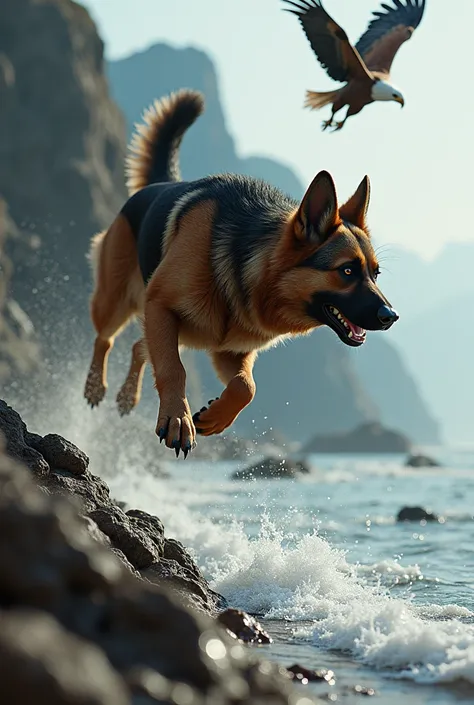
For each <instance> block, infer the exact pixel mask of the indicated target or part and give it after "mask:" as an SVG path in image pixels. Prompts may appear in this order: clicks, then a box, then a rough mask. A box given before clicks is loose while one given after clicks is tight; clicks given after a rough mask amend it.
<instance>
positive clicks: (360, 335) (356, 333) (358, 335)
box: [347, 320, 365, 340]
mask: <svg viewBox="0 0 474 705" xmlns="http://www.w3.org/2000/svg"><path fill="white" fill-rule="evenodd" d="M347 322H348V324H349V328H350V329H351V333H352V338H353V339H355V340H363V339H364V338H365V328H361V327H360V326H356V325H355V324H354V323H351V322H350V321H349V320H348V321H347Z"/></svg>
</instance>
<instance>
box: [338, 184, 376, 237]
mask: <svg viewBox="0 0 474 705" xmlns="http://www.w3.org/2000/svg"><path fill="white" fill-rule="evenodd" d="M369 203H370V179H369V177H368V176H364V178H363V179H362V181H361V182H360V184H359V186H358V187H357V191H356V192H355V193H354V195H353V196H351V197H350V198H349V200H348V201H347V203H344V205H343V206H341V208H340V210H339V213H340V215H341V218H342V219H343V220H347V221H349V223H352V224H353V225H356V226H357V227H358V228H365V227H366V223H367V221H366V218H367V211H368V209H369Z"/></svg>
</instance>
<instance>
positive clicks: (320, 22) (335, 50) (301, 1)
mask: <svg viewBox="0 0 474 705" xmlns="http://www.w3.org/2000/svg"><path fill="white" fill-rule="evenodd" d="M283 1H284V2H286V3H288V4H289V5H292V7H293V8H294V9H290V8H289V7H286V8H285V10H287V11H288V12H292V13H293V14H294V15H296V16H297V17H298V19H299V21H300V22H301V25H302V27H303V29H304V32H305V34H306V36H307V38H308V39H309V43H310V44H311V48H312V49H313V51H314V53H315V54H316V56H317V58H318V60H319V62H320V64H321V66H322V67H323V68H325V69H326V71H327V73H328V74H329V76H330V77H331V78H333V79H334V80H335V81H341V82H343V81H350V79H351V78H359V79H360V78H362V79H364V78H365V79H370V80H372V76H371V75H370V73H369V71H368V70H367V67H366V66H365V64H364V62H363V61H362V59H361V57H360V56H359V54H358V52H357V51H356V50H355V49H354V47H353V46H352V44H351V43H350V42H349V39H348V37H347V34H346V33H345V31H344V30H343V29H342V27H340V26H339V25H338V24H337V23H336V22H335V21H334V20H333V19H332V17H330V15H328V13H327V12H326V10H325V9H324V8H323V6H322V3H321V0H297V1H293V0H283Z"/></svg>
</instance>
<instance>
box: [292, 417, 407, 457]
mask: <svg viewBox="0 0 474 705" xmlns="http://www.w3.org/2000/svg"><path fill="white" fill-rule="evenodd" d="M410 448H411V442H410V441H409V440H408V438H406V436H404V435H403V434H402V433H398V432H397V431H391V430H390V429H386V428H384V427H383V426H382V425H381V424H379V423H368V424H363V425H362V426H359V427H358V428H355V429H354V430H353V431H349V432H348V433H332V434H327V435H326V436H315V437H314V438H313V439H312V440H311V441H310V442H309V443H308V444H307V445H306V446H305V448H304V452H305V453H407V452H409V450H410Z"/></svg>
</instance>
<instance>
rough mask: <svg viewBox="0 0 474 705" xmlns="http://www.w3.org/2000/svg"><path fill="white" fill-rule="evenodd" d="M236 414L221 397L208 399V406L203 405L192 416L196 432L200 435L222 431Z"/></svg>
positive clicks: (230, 423) (229, 424) (209, 434)
mask: <svg viewBox="0 0 474 705" xmlns="http://www.w3.org/2000/svg"><path fill="white" fill-rule="evenodd" d="M236 416H237V414H236V413H235V411H234V410H233V409H232V408H231V407H230V405H229V404H226V402H225V401H224V400H223V399H222V397H217V399H210V400H209V401H208V406H203V407H202V409H201V410H200V411H197V412H196V413H195V414H194V416H193V421H194V425H195V427H196V433H199V434H200V435H201V436H214V435H216V434H218V433H222V431H225V429H226V428H228V427H229V426H231V425H232V423H233V422H234V420H235V418H236Z"/></svg>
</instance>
